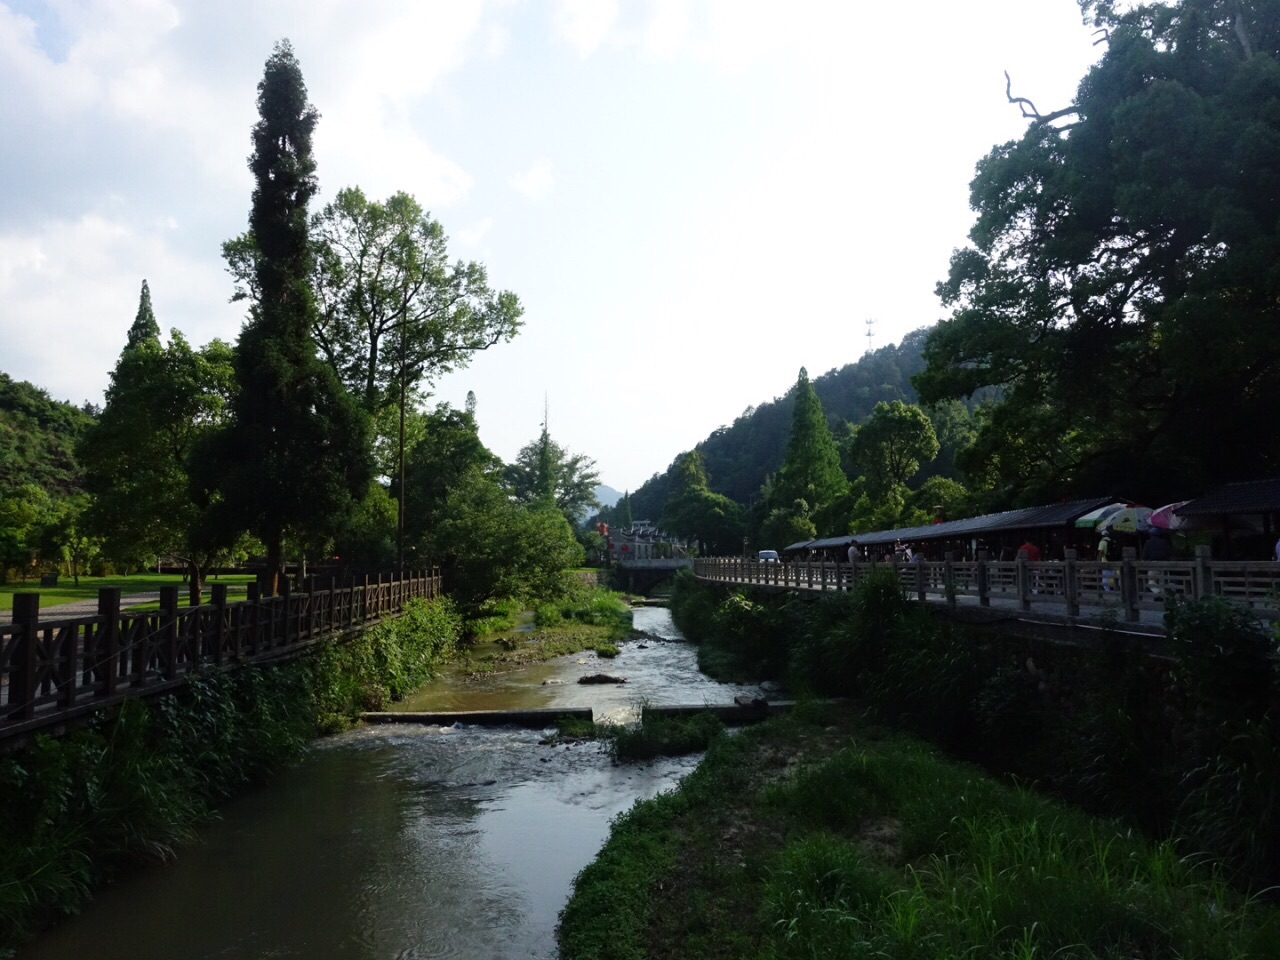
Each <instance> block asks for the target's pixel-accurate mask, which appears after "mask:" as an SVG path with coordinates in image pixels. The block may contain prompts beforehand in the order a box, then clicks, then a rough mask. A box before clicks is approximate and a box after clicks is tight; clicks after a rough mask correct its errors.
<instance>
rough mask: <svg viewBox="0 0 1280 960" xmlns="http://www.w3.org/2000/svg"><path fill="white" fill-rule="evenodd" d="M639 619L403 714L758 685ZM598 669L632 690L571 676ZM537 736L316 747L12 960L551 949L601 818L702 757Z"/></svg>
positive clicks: (432, 954) (384, 734)
mask: <svg viewBox="0 0 1280 960" xmlns="http://www.w3.org/2000/svg"><path fill="white" fill-rule="evenodd" d="M635 620H636V627H637V629H640V630H644V631H646V632H648V633H650V634H653V635H654V636H657V637H661V638H666V640H667V641H668V642H662V641H657V642H654V641H642V642H640V643H629V644H625V645H624V646H623V649H622V654H621V655H620V656H619V657H618V658H616V659H615V660H612V661H597V660H596V659H595V657H594V656H593V655H591V654H587V655H578V656H572V657H567V658H561V660H560V661H557V662H555V663H553V664H539V665H537V666H536V667H530V668H526V670H522V671H520V672H519V673H520V675H519V676H518V675H504V677H503V678H500V679H499V678H493V679H492V680H486V681H485V682H484V683H483V684H479V685H476V686H475V689H474V690H471V691H468V690H465V689H464V690H459V689H458V688H457V687H456V686H455V687H454V689H453V691H452V692H446V691H443V690H436V691H434V692H433V691H432V690H428V691H424V692H423V695H422V698H421V699H420V700H415V701H411V704H413V705H414V709H415V710H417V711H418V712H425V711H427V710H440V709H444V708H443V707H442V706H441V705H440V703H439V701H441V700H444V701H448V702H449V708H450V709H454V710H458V709H509V708H514V706H515V703H516V702H518V703H522V704H525V705H526V708H527V709H544V708H553V709H554V710H556V711H557V712H564V708H566V707H569V706H570V705H571V704H572V701H573V699H574V698H575V697H577V696H581V697H582V698H583V699H584V700H586V701H587V702H586V703H579V704H577V706H579V707H582V708H584V709H591V710H594V711H596V714H597V715H599V714H600V713H601V712H602V711H603V712H606V713H607V712H609V711H615V710H616V711H626V710H635V709H636V708H638V706H639V704H640V703H641V702H648V703H650V704H654V705H661V704H684V705H691V706H693V705H699V704H720V705H729V704H732V702H733V700H734V697H735V696H740V695H743V694H756V693H758V692H759V691H758V689H757V688H754V687H737V686H729V685H721V684H717V683H715V682H713V681H710V680H708V679H707V678H706V677H703V676H702V675H701V674H700V673H698V671H697V666H696V658H695V652H694V650H693V649H692V648H691V647H690V646H689V645H687V644H684V643H682V642H679V639H680V638H679V634H678V633H677V632H676V631H675V628H674V627H673V626H672V625H671V621H670V615H669V613H668V612H667V611H666V610H662V609H654V608H648V609H639V610H637V611H636V618H635ZM642 647H643V648H644V649H641V648H642ZM580 660H582V661H585V662H582V663H580V662H578V661H580ZM604 664H607V666H604ZM601 669H605V670H607V671H608V672H609V673H612V674H617V675H620V676H625V677H627V683H625V684H620V685H603V684H601V685H590V686H586V685H580V684H577V683H576V676H577V675H579V673H580V672H582V671H584V670H586V671H589V672H599V671H600V670H601ZM549 679H558V680H560V681H561V682H559V683H546V684H544V683H543V681H544V680H549ZM664 679H665V680H669V681H670V685H669V686H668V687H666V688H664V687H663V682H664ZM468 686H470V685H468ZM606 686H607V687H608V689H604V688H605V687H606ZM504 691H505V694H504ZM468 694H470V695H471V697H472V699H470V700H469V699H468ZM433 698H434V702H433ZM548 698H549V699H550V701H551V702H546V699H548ZM513 701H514V702H513ZM385 719H388V720H390V719H391V718H385ZM544 741H545V736H544V734H543V731H542V730H539V729H525V728H520V727H514V726H502V727H480V726H471V725H456V726H442V725H438V724H431V723H404V722H389V723H388V722H383V723H377V724H370V725H367V726H364V727H361V728H359V729H357V730H353V731H351V732H349V733H346V734H343V735H340V736H337V737H331V738H326V739H324V740H321V741H318V742H317V743H316V744H315V746H314V748H313V749H312V750H311V752H310V753H309V755H308V756H307V758H306V759H304V760H303V761H302V762H301V763H299V764H297V765H295V766H294V767H292V768H290V769H289V770H286V771H284V772H283V773H282V774H281V775H280V776H279V777H277V778H276V780H275V781H274V782H272V783H271V784H269V785H268V786H266V787H264V788H263V789H260V790H257V791H255V792H253V793H251V794H249V795H247V796H243V797H241V798H239V799H238V800H236V801H234V802H233V803H231V804H229V805H227V807H226V808H225V809H224V811H223V816H222V819H221V820H219V821H217V822H215V823H212V824H210V825H209V826H208V827H207V828H205V829H203V830H202V831H201V836H200V839H199V841H198V843H196V844H195V845H193V846H192V847H189V848H187V849H184V850H182V851H181V852H180V855H179V859H178V860H177V861H176V862H175V863H171V864H167V865H163V866H158V867H154V868H149V869H146V870H143V871H141V872H140V873H138V874H136V875H134V876H131V877H129V878H128V879H127V880H126V881H125V882H123V883H121V884H119V885H117V886H115V887H112V888H108V889H106V890H103V891H101V892H100V893H99V894H98V895H97V896H96V898H95V900H94V902H93V903H91V904H89V905H88V906H87V908H86V909H85V911H84V913H83V914H82V915H81V916H79V917H76V918H73V919H71V920H69V921H67V922H65V923H63V924H62V925H60V926H59V927H58V928H57V929H55V930H52V931H49V932H48V933H46V934H45V935H44V936H42V937H41V938H40V939H38V940H37V941H36V942H34V943H33V944H31V945H30V946H28V947H27V948H26V949H24V950H23V951H20V952H19V954H18V957H19V960H66V958H82V957H83V958H94V960H126V958H127V960H172V958H175V957H181V958H184V960H260V958H263V957H272V958H307V960H384V958H397V960H419V958H454V957H457V958H486V960H488V958H513V960H514V958H522V960H523V958H553V957H555V955H556V951H555V923H556V918H557V915H558V913H559V911H560V908H561V907H562V906H563V904H564V901H565V899H566V897H567V896H568V894H569V889H570V885H571V883H572V880H573V877H574V876H575V875H576V874H577V872H578V871H579V870H580V869H582V867H583V866H585V865H586V864H587V863H588V862H590V860H591V859H592V858H593V857H594V856H595V855H596V852H597V851H598V850H599V848H600V846H601V844H602V843H603V842H604V840H605V838H606V837H607V835H608V829H609V821H610V820H611V819H612V818H613V817H614V816H616V815H617V814H618V813H621V812H623V811H625V810H627V809H628V808H630V806H631V805H632V804H633V803H634V802H635V801H636V800H638V799H641V798H644V797H648V796H652V795H653V794H655V793H658V792H660V791H663V790H667V789H670V788H671V787H672V786H674V785H675V784H676V783H677V782H678V781H679V779H680V778H681V777H682V776H683V775H684V774H686V773H688V772H689V771H690V770H692V769H693V767H694V766H695V765H696V764H697V759H698V758H697V757H682V758H664V759H660V760H657V761H654V762H651V763H644V764H635V765H630V764H629V765H622V766H614V765H613V764H612V763H611V762H610V760H609V758H608V756H607V754H606V753H605V752H604V751H603V750H602V748H601V747H600V746H599V745H598V744H597V743H594V742H583V743H573V744H569V745H564V744H561V745H558V746H556V745H552V744H550V743H546V742H544Z"/></svg>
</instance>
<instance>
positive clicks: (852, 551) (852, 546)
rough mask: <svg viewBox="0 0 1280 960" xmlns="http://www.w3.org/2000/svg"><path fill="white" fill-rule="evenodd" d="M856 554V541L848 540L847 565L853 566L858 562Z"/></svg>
mask: <svg viewBox="0 0 1280 960" xmlns="http://www.w3.org/2000/svg"><path fill="white" fill-rule="evenodd" d="M858 554H859V551H858V541H857V540H850V541H849V566H853V565H854V564H855V563H857V562H858Z"/></svg>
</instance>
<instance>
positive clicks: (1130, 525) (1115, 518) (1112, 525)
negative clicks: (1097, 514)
mask: <svg viewBox="0 0 1280 960" xmlns="http://www.w3.org/2000/svg"><path fill="white" fill-rule="evenodd" d="M1149 516H1151V508H1150V507H1125V508H1124V509H1123V510H1117V511H1116V512H1115V513H1113V514H1111V515H1109V516H1108V517H1106V518H1105V519H1104V520H1103V521H1102V522H1101V523H1100V524H1098V529H1099V530H1100V531H1102V532H1104V533H1137V532H1138V531H1139V530H1140V529H1142V528H1143V526H1144V525H1145V522H1146V520H1147V518H1148V517H1149Z"/></svg>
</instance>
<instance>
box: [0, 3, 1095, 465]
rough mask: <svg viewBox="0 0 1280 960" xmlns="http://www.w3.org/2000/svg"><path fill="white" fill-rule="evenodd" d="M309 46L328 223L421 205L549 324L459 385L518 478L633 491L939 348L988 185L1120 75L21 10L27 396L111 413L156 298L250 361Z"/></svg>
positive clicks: (170, 319) (898, 35)
mask: <svg viewBox="0 0 1280 960" xmlns="http://www.w3.org/2000/svg"><path fill="white" fill-rule="evenodd" d="M282 38H288V39H289V40H290V42H291V43H292V45H293V49H294V52H295V55H296V56H297V58H298V62H299V64H300V66H301V68H302V73H303V76H304V78H305V81H306V84H307V89H308V93H309V96H310V99H311V102H312V104H313V105H314V106H315V107H316V108H317V110H318V111H319V112H320V115H321V119H320V122H319V125H318V127H317V130H316V135H315V140H314V144H313V146H314V155H315V159H316V163H317V175H318V178H319V182H320V189H321V192H320V195H319V197H318V199H317V200H316V201H313V208H312V209H313V210H318V209H319V207H320V206H322V205H323V204H324V203H325V202H327V200H329V199H331V198H332V197H333V195H334V194H335V193H336V192H337V191H338V190H340V189H342V188H343V187H347V186H359V187H360V188H361V189H362V190H363V191H364V192H365V194H366V195H367V196H369V197H370V198H371V199H386V198H387V197H389V196H391V195H392V194H393V193H395V192H397V191H401V190H403V191H405V192H407V193H410V194H412V195H413V196H414V197H415V198H416V199H417V200H418V201H419V202H420V203H421V204H422V206H423V207H424V208H425V209H426V210H429V211H430V213H431V216H432V217H434V218H435V219H436V220H438V221H439V222H440V223H441V224H442V226H443V227H444V230H445V232H446V234H447V235H448V237H449V249H450V253H451V256H452V257H453V258H455V259H463V260H478V261H480V262H482V263H483V264H485V266H486V267H487V269H488V275H489V280H490V282H491V284H492V285H493V287H494V288H495V289H502V290H511V291H513V292H514V293H516V294H517V295H518V296H519V297H520V300H521V302H522V304H523V306H524V310H525V313H524V318H523V319H524V326H523V328H522V330H521V332H520V334H519V335H518V336H517V337H516V338H515V339H514V340H512V341H511V342H509V343H506V344H502V345H499V346H496V347H493V348H491V349H490V350H488V351H486V352H483V353H480V354H477V355H476V356H475V358H474V359H473V361H472V362H471V364H470V365H469V367H467V368H466V369H465V370H461V371H458V372H455V373H451V374H449V375H447V376H445V377H443V378H442V379H440V380H439V381H438V382H436V383H434V384H432V385H431V391H432V394H433V400H432V402H442V401H443V402H449V403H452V404H453V405H455V406H458V407H460V406H462V405H463V404H464V403H465V400H466V396H467V393H468V391H474V393H475V396H476V402H477V409H476V414H477V418H478V421H479V425H480V437H481V440H482V441H483V442H484V443H485V444H486V445H487V446H488V447H489V448H490V449H491V450H492V451H493V452H494V453H496V454H497V455H498V456H499V457H501V458H502V459H504V460H505V461H508V462H510V461H511V460H513V459H515V457H516V455H517V453H518V452H519V450H520V448H521V447H523V446H524V445H525V444H527V443H529V442H531V441H532V440H534V439H535V438H536V437H537V436H538V434H539V432H540V430H541V426H542V421H543V416H544V411H546V414H547V417H548V427H549V430H550V434H551V436H552V438H553V439H555V440H556V441H557V442H559V443H560V444H562V445H563V446H565V447H566V448H568V449H569V451H571V452H572V453H582V454H586V455H587V456H589V457H591V458H593V459H594V460H595V461H596V467H597V469H598V470H599V473H600V480H601V482H603V483H605V484H608V485H609V486H612V487H614V488H616V489H618V490H634V489H636V488H637V487H639V486H640V485H641V484H642V483H643V482H644V481H645V480H646V479H648V478H649V477H650V476H652V475H653V474H655V473H661V472H663V471H664V470H666V468H667V467H668V466H669V465H670V463H671V461H672V460H673V459H674V458H675V457H676V456H677V455H678V454H679V453H681V452H683V451H685V450H689V449H692V448H693V446H694V445H695V444H697V443H698V442H699V441H700V440H702V439H704V438H705V437H706V436H708V435H709V434H710V433H712V432H713V431H714V430H716V429H717V428H718V427H720V426H722V425H728V424H731V423H732V422H733V421H734V419H735V418H737V417H738V416H739V415H741V414H742V413H743V411H744V410H745V409H746V408H748V407H750V406H754V405H759V404H761V403H764V402H767V401H769V400H772V399H774V398H775V397H779V396H782V395H783V394H785V393H786V391H787V390H788V389H789V388H790V387H791V385H792V384H794V383H795V381H796V378H797V376H798V374H799V371H800V368H801V367H805V368H807V370H808V373H809V375H810V377H811V378H812V377H817V376H820V375H821V374H823V373H825V372H827V371H829V370H832V369H835V368H839V367H841V366H844V365H845V364H848V363H852V362H855V361H856V360H858V358H859V357H861V356H862V355H863V354H864V353H865V352H866V351H867V350H868V349H872V348H878V347H882V346H886V345H888V344H893V343H897V342H899V341H900V340H901V339H902V337H903V336H904V335H905V334H907V333H909V332H910V331H912V330H915V329H918V328H920V327H925V326H931V325H933V324H934V323H936V322H937V321H938V320H939V319H941V318H942V317H943V316H945V311H944V309H943V307H942V305H941V304H940V303H939V301H938V300H937V297H936V295H935V292H934V291H935V286H936V284H937V283H938V281H940V280H942V279H943V278H944V277H945V275H946V272H947V265H948V262H949V259H950V256H951V254H952V252H953V251H954V250H955V249H957V248H960V247H963V246H964V245H965V244H966V242H967V234H968V231H969V229H970V227H971V226H972V223H973V213H972V211H971V210H970V208H969V193H968V185H969V181H970V180H971V179H972V177H973V173H974V167H975V164H976V163H977V162H978V161H979V160H980V159H981V158H982V157H983V156H984V155H985V154H986V153H987V152H988V151H990V150H991V149H992V147H993V146H995V145H997V144H1000V143H1003V142H1005V141H1008V140H1012V139H1016V138H1017V137H1019V136H1021V134H1022V132H1023V131H1024V130H1025V129H1026V123H1027V121H1026V120H1025V119H1023V118H1022V117H1021V116H1020V112H1019V109H1018V107H1016V106H1014V105H1012V104H1010V103H1009V102H1008V101H1007V100H1006V98H1005V77H1004V71H1006V70H1007V71H1008V72H1009V74H1010V75H1011V76H1012V78H1013V92H1014V95H1015V96H1023V97H1027V98H1029V99H1031V100H1032V101H1034V103H1035V105H1036V106H1037V107H1038V108H1039V109H1040V110H1041V111H1043V112H1048V111H1050V110H1053V109H1056V108H1058V107H1061V106H1064V105H1065V104H1066V103H1067V102H1069V100H1070V99H1071V97H1072V96H1073V94H1074V92H1075V89H1076V86H1077V84H1078V83H1079V81H1080V79H1081V77H1083V76H1084V74H1085V73H1086V72H1087V70H1088V68H1089V66H1090V65H1091V64H1093V63H1094V62H1096V60H1097V59H1098V57H1099V55H1100V48H1099V47H1096V46H1094V45H1093V41H1094V37H1093V35H1092V33H1091V31H1090V30H1089V29H1088V28H1087V27H1085V26H1084V25H1082V23H1081V18H1080V12H1079V7H1078V5H1077V3H1076V0H1034V2H1028V0H969V2H966V3H938V4H929V5H926V6H924V7H921V6H916V7H895V6H893V5H889V6H885V5H871V4H860V3H854V2H851V0H850V2H844V0H786V2H781V0H773V2H754V0H403V2H400V0H359V2H356V0H219V2H217V3H209V2H207V0H50V2H43V3H42V2H34V0H0V372H4V373H7V374H9V375H10V376H11V377H13V378H15V379H17V380H27V381H30V382H31V383H33V384H35V385H36V386H38V387H41V388H43V389H45V390H47V391H48V393H49V394H50V396H52V397H53V398H54V399H57V400H68V401H71V402H73V403H76V404H80V403H83V402H85V401H90V402H93V403H97V404H101V403H102V401H103V392H104V391H105V389H106V387H107V386H108V384H109V376H110V372H111V370H112V368H113V367H114V365H115V362H116V359H117V358H118V356H119V353H120V350H121V348H122V347H123V346H124V342H125V335H126V333H127V331H128V329H129V326H130V324H131V323H132V322H133V319H134V316H135V314H136V312H137V307H138V297H139V291H140V288H141V284H142V281H143V280H144V279H146V280H147V281H148V285H149V286H150V289H151V296H152V302H153V305H154V309H155V313H156V317H157V320H158V321H159V323H160V326H161V328H162V329H163V330H166V331H168V330H170V329H172V328H177V329H178V330H180V331H182V333H183V335H184V336H185V337H186V338H187V340H188V341H189V342H191V343H193V344H196V345H201V344H204V343H207V342H208V341H209V340H211V339H214V338H215V337H216V338H221V339H223V340H225V341H227V342H232V343H233V342H234V341H235V339H236V338H237V336H238V335H239V331H240V328H241V325H242V323H243V321H244V315H245V311H244V304H243V303H233V302H231V301H230V297H231V294H232V292H233V284H232V280H231V277H230V276H229V274H228V273H227V272H226V267H225V263H224V261H223V260H222V256H221V246H222V243H223V242H224V241H225V240H228V239H230V238H232V237H235V236H237V235H239V234H240V233H242V232H244V230H245V229H246V228H247V225H248V214H249V205H250V195H251V192H252V189H253V179H252V177H251V175H250V173H249V169H248V166H247V162H246V161H247V158H248V155H249V153H250V150H251V144H250V131H251V129H252V127H253V124H254V123H255V122H256V121H257V105H256V104H257V101H256V97H257V84H258V81H259V80H260V79H261V77H262V70H263V65H264V63H265V61H266V59H267V58H268V57H269V56H270V55H271V52H272V48H273V46H274V44H275V43H276V42H277V41H278V40H280V39H282Z"/></svg>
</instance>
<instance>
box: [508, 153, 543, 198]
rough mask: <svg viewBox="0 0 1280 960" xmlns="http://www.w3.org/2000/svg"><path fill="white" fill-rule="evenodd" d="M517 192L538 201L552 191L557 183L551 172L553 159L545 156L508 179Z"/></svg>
mask: <svg viewBox="0 0 1280 960" xmlns="http://www.w3.org/2000/svg"><path fill="white" fill-rule="evenodd" d="M507 183H509V184H510V185H511V186H512V187H514V188H515V190H516V192H517V193H519V194H521V195H522V196H524V197H527V198H528V199H530V200H533V201H535V202H536V201H538V200H541V199H543V198H544V197H545V196H546V195H547V194H549V193H550V192H551V188H552V187H553V186H554V185H555V182H554V178H553V177H552V174H551V161H550V160H547V159H545V158H543V159H541V160H536V161H534V164H533V166H531V167H530V168H529V169H528V170H526V171H524V172H523V173H514V174H512V175H511V176H510V177H509V178H508V179H507Z"/></svg>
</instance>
